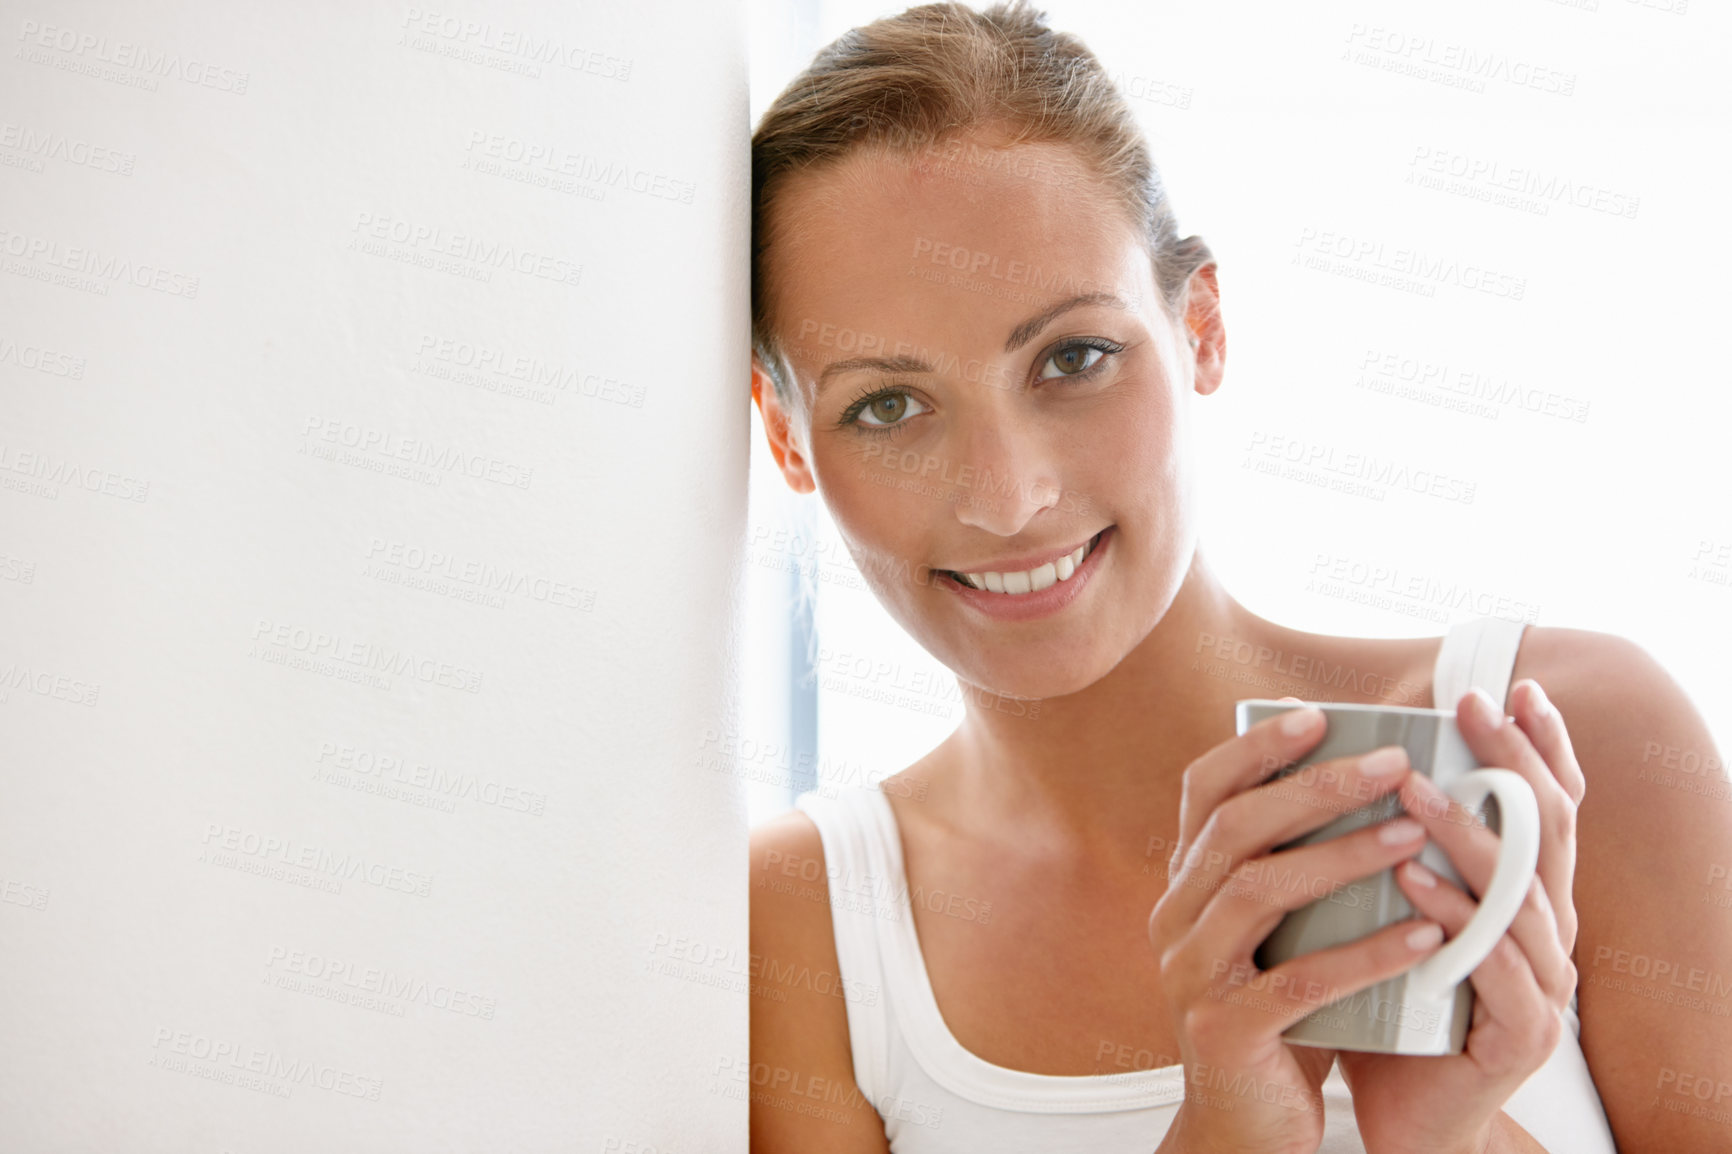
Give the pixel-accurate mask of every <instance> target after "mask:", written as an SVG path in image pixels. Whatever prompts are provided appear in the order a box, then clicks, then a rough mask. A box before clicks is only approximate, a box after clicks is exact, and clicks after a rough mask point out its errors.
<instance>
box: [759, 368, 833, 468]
mask: <svg viewBox="0 0 1732 1154" xmlns="http://www.w3.org/2000/svg"><path fill="white" fill-rule="evenodd" d="M752 400H754V401H756V402H757V404H758V415H759V416H761V417H762V418H763V419H764V439H765V440H767V441H769V442H770V455H771V456H772V457H774V458H775V459H776V467H777V468H779V469H781V470H782V477H783V479H785V480H786V481H787V482H788V487H789V488H790V489H792V490H794V492H796V493H810V492H812V491H813V490H815V489H817V487H818V484H817V482H816V481H815V480H813V478H812V466H811V464H810V462H808V461H807V460H806V457H805V454H804V453H803V452H801V449H800V445H799V443H798V441H797V440H796V439H795V438H794V436H793V435H792V430H793V422H792V419H791V418H792V415H791V414H790V413H789V412H788V411H787V410H786V409H785V408H783V407H782V402H781V401H780V399H778V398H777V396H776V382H775V381H773V380H771V379H770V374H769V372H768V371H767V370H766V369H765V368H764V366H763V363H762V362H760V361H759V360H758V358H757V355H756V354H753V356H752Z"/></svg>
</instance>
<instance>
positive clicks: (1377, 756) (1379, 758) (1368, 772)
mask: <svg viewBox="0 0 1732 1154" xmlns="http://www.w3.org/2000/svg"><path fill="white" fill-rule="evenodd" d="M1406 768H1407V750H1406V748H1404V747H1403V746H1399V745H1386V746H1384V747H1383V748H1382V749H1375V750H1372V751H1371V752H1370V753H1368V754H1366V755H1365V756H1364V757H1362V758H1360V759H1359V772H1360V773H1362V774H1364V775H1365V776H1366V777H1389V776H1390V775H1392V774H1396V773H1400V772H1401V771H1402V770H1404V769H1406Z"/></svg>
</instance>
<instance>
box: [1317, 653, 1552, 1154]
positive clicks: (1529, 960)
mask: <svg viewBox="0 0 1732 1154" xmlns="http://www.w3.org/2000/svg"><path fill="white" fill-rule="evenodd" d="M1513 704H1514V706H1515V708H1516V715H1517V717H1516V720H1513V721H1511V720H1506V719H1505V718H1504V716H1503V711H1502V710H1501V709H1499V708H1498V707H1497V706H1496V705H1495V704H1494V703H1493V702H1492V700H1491V699H1490V698H1489V697H1487V696H1486V695H1485V694H1484V693H1483V692H1480V691H1478V690H1476V691H1474V692H1473V693H1470V694H1467V695H1465V696H1464V697H1463V698H1462V699H1461V701H1459V702H1458V703H1457V705H1456V722H1457V726H1458V727H1459V729H1460V730H1461V735H1462V737H1463V738H1464V739H1465V740H1466V741H1467V744H1468V747H1469V748H1470V749H1472V750H1473V752H1474V756H1475V757H1477V758H1478V759H1479V763H1480V764H1481V765H1486V766H1498V767H1503V768H1508V769H1512V770H1514V771H1515V772H1517V773H1519V774H1521V776H1522V777H1523V778H1524V779H1526V781H1527V783H1528V784H1529V785H1530V786H1532V787H1533V791H1534V796H1535V797H1536V798H1537V799H1538V801H1539V811H1540V858H1539V868H1538V871H1537V874H1536V876H1535V878H1534V881H1533V883H1532V884H1531V885H1530V886H1529V887H1528V894H1527V899H1526V901H1524V902H1523V903H1522V907H1521V910H1520V911H1519V912H1518V913H1517V914H1516V918H1515V921H1514V922H1512V923H1511V924H1510V928H1509V929H1508V931H1506V932H1505V934H1504V936H1503V938H1502V939H1501V940H1499V942H1498V944H1497V946H1496V948H1494V949H1493V950H1492V952H1491V953H1490V954H1489V955H1487V957H1486V959H1485V961H1484V962H1481V963H1480V965H1479V968H1477V969H1476V970H1474V971H1473V973H1472V974H1471V975H1470V980H1471V981H1472V982H1473V989H1474V1005H1473V1021H1472V1023H1471V1025H1470V1026H1469V1028H1468V1035H1467V1041H1466V1042H1465V1044H1464V1045H1463V1048H1462V1052H1461V1053H1460V1054H1455V1055H1446V1056H1442V1057H1415V1056H1398V1055H1388V1054H1368V1053H1346V1052H1343V1053H1342V1054H1341V1056H1340V1057H1341V1073H1342V1075H1343V1077H1345V1078H1346V1080H1347V1083H1348V1085H1349V1086H1350V1087H1351V1088H1352V1090H1353V1110H1354V1114H1355V1116H1356V1117H1357V1119H1358V1122H1359V1133H1360V1136H1361V1138H1362V1139H1363V1140H1364V1142H1365V1149H1366V1150H1367V1151H1368V1154H1456V1152H1458V1151H1462V1152H1465V1151H1472V1152H1474V1154H1479V1152H1481V1151H1491V1150H1497V1149H1499V1146H1498V1145H1497V1144H1496V1143H1494V1142H1493V1137H1494V1134H1495V1133H1496V1131H1497V1130H1498V1128H1499V1127H1500V1125H1501V1123H1500V1122H1499V1120H1498V1114H1499V1113H1500V1111H1501V1110H1502V1107H1503V1104H1504V1103H1505V1102H1506V1101H1508V1100H1509V1097H1510V1095H1511V1094H1513V1093H1515V1091H1516V1090H1517V1089H1518V1088H1519V1087H1520V1086H1521V1084H1522V1083H1523V1082H1524V1081H1526V1080H1527V1078H1528V1075H1530V1074H1532V1073H1533V1072H1534V1071H1535V1070H1537V1069H1539V1067H1540V1066H1541V1065H1543V1064H1544V1063H1545V1061H1546V1059H1547V1058H1549V1057H1551V1054H1552V1050H1553V1049H1554V1048H1555V1047H1556V1046H1557V1044H1558V1041H1559V1039H1560V1038H1561V1036H1562V1032H1563V1029H1564V1025H1563V1020H1562V1018H1561V1017H1560V1016H1559V1014H1560V1011H1561V1010H1562V1009H1563V1008H1564V1007H1565V1006H1566V1005H1568V1004H1569V1001H1570V996H1571V995H1572V994H1573V993H1575V989H1576V967H1575V965H1574V964H1573V963H1572V962H1571V961H1570V953H1571V951H1572V950H1573V949H1574V947H1575V942H1576V911H1575V904H1574V901H1573V899H1572V897H1571V887H1572V885H1573V882H1574V879H1575V868H1576V807H1577V806H1578V805H1579V804H1580V803H1581V800H1582V794H1583V792H1584V789H1585V782H1584V780H1583V777H1582V771H1581V767H1580V766H1578V765H1577V764H1576V757H1575V752H1574V751H1573V749H1572V748H1571V746H1570V739H1569V735H1568V734H1567V733H1565V732H1564V724H1563V719H1562V718H1561V717H1560V716H1559V714H1558V711H1557V710H1556V709H1553V708H1552V707H1551V705H1550V703H1549V702H1548V701H1547V700H1546V697H1545V694H1544V693H1542V692H1541V691H1540V687H1539V685H1538V684H1537V683H1535V682H1533V681H1524V682H1522V683H1521V685H1519V686H1518V687H1517V690H1516V693H1515V694H1514V697H1513ZM1401 801H1402V804H1403V805H1404V806H1405V807H1406V808H1407V810H1408V812H1409V813H1411V814H1413V815H1414V816H1415V817H1417V818H1418V819H1419V820H1420V821H1422V822H1424V823H1425V826H1426V830H1427V832H1429V833H1430V835H1431V837H1432V839H1433V840H1435V841H1436V842H1437V844H1438V845H1439V846H1440V847H1441V848H1442V849H1443V851H1444V853H1445V854H1446V855H1448V857H1449V860H1450V862H1451V864H1453V865H1454V866H1455V869H1456V872H1457V873H1458V874H1460V875H1461V877H1462V879H1463V880H1464V881H1466V882H1467V884H1468V886H1469V887H1471V888H1472V889H1473V890H1474V892H1476V893H1484V892H1485V888H1486V886H1487V885H1488V884H1490V882H1491V874H1492V868H1493V866H1494V865H1495V864H1496V862H1497V847H1498V841H1497V837H1496V835H1494V834H1493V833H1492V832H1491V831H1490V830H1488V829H1486V828H1485V827H1484V826H1481V825H1479V824H1478V822H1477V821H1476V819H1475V818H1474V816H1473V815H1472V814H1470V813H1468V812H1467V811H1466V810H1464V809H1463V808H1462V807H1461V806H1460V805H1458V804H1457V803H1456V802H1454V801H1453V800H1451V799H1450V798H1449V797H1447V796H1445V795H1444V794H1443V793H1442V792H1441V791H1440V790H1438V788H1437V787H1436V786H1434V785H1432V784H1431V782H1430V781H1429V780H1428V779H1426V778H1425V777H1424V776H1423V775H1421V774H1417V773H1415V774H1409V775H1408V780H1407V781H1406V782H1405V783H1404V784H1403V787H1402V791H1401ZM1395 876H1396V879H1397V881H1398V883H1399V884H1400V886H1401V891H1402V893H1404V894H1406V895H1407V898H1408V900H1409V901H1411V902H1412V903H1413V906H1414V909H1416V910H1417V911H1418V912H1419V913H1421V914H1423V915H1425V916H1426V917H1430V918H1434V919H1436V920H1437V921H1439V922H1441V923H1442V924H1443V926H1444V928H1445V929H1447V930H1448V931H1449V932H1450V934H1451V935H1454V934H1456V933H1458V932H1460V930H1461V928H1462V927H1463V926H1465V925H1466V924H1467V920H1468V919H1469V918H1470V917H1472V916H1473V912H1474V910H1475V909H1476V908H1477V907H1476V903H1475V902H1474V900H1473V899H1472V898H1470V897H1469V896H1468V895H1467V894H1465V893H1463V892H1462V891H1461V890H1460V889H1459V888H1457V887H1456V886H1453V885H1451V884H1450V883H1448V882H1447V881H1444V880H1443V879H1442V878H1440V877H1438V876H1437V875H1436V874H1435V873H1433V872H1432V871H1431V870H1428V869H1426V868H1425V867H1424V866H1421V865H1420V864H1419V863H1418V862H1409V863H1407V864H1405V865H1403V866H1402V867H1401V868H1400V869H1397V870H1396V871H1395ZM1529 1148H1531V1147H1529Z"/></svg>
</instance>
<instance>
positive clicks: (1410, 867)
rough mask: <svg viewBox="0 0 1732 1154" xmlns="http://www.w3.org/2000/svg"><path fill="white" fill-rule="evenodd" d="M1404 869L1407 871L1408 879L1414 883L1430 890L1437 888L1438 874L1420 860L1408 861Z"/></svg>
mask: <svg viewBox="0 0 1732 1154" xmlns="http://www.w3.org/2000/svg"><path fill="white" fill-rule="evenodd" d="M1402 869H1404V870H1406V871H1407V880H1408V881H1410V882H1412V883H1413V884H1414V885H1416V886H1424V887H1425V888H1426V889H1428V890H1429V889H1436V888H1437V875H1436V874H1434V873H1432V872H1431V871H1430V870H1429V869H1427V868H1426V867H1424V866H1422V865H1420V864H1419V863H1418V862H1416V861H1410V862H1407V863H1405V864H1404V865H1403V866H1402Z"/></svg>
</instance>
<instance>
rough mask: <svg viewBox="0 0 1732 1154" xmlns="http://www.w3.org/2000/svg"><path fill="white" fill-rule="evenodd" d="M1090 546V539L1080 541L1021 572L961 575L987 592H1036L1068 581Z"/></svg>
mask: <svg viewBox="0 0 1732 1154" xmlns="http://www.w3.org/2000/svg"><path fill="white" fill-rule="evenodd" d="M1090 545H1091V543H1090V542H1084V543H1083V544H1081V545H1078V546H1077V547H1076V550H1075V552H1072V553H1067V554H1065V555H1064V556H1063V557H1060V558H1059V559H1058V560H1057V561H1048V562H1047V563H1046V564H1045V565H1042V566H1040V567H1039V568H1038V569H1026V570H1024V571H1022V572H1021V573H991V572H988V573H964V574H963V576H964V577H966V578H968V580H969V583H970V584H972V585H973V586H974V587H975V588H976V589H985V590H987V591H988V592H990V593H1011V594H1017V593H1039V592H1040V591H1041V590H1042V589H1050V588H1051V587H1052V586H1054V585H1056V584H1057V583H1058V582H1060V581H1069V580H1070V579H1071V577H1073V576H1074V575H1075V574H1076V571H1077V566H1079V565H1081V564H1082V563H1083V558H1084V557H1087V556H1088V555H1089V550H1090Z"/></svg>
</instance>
